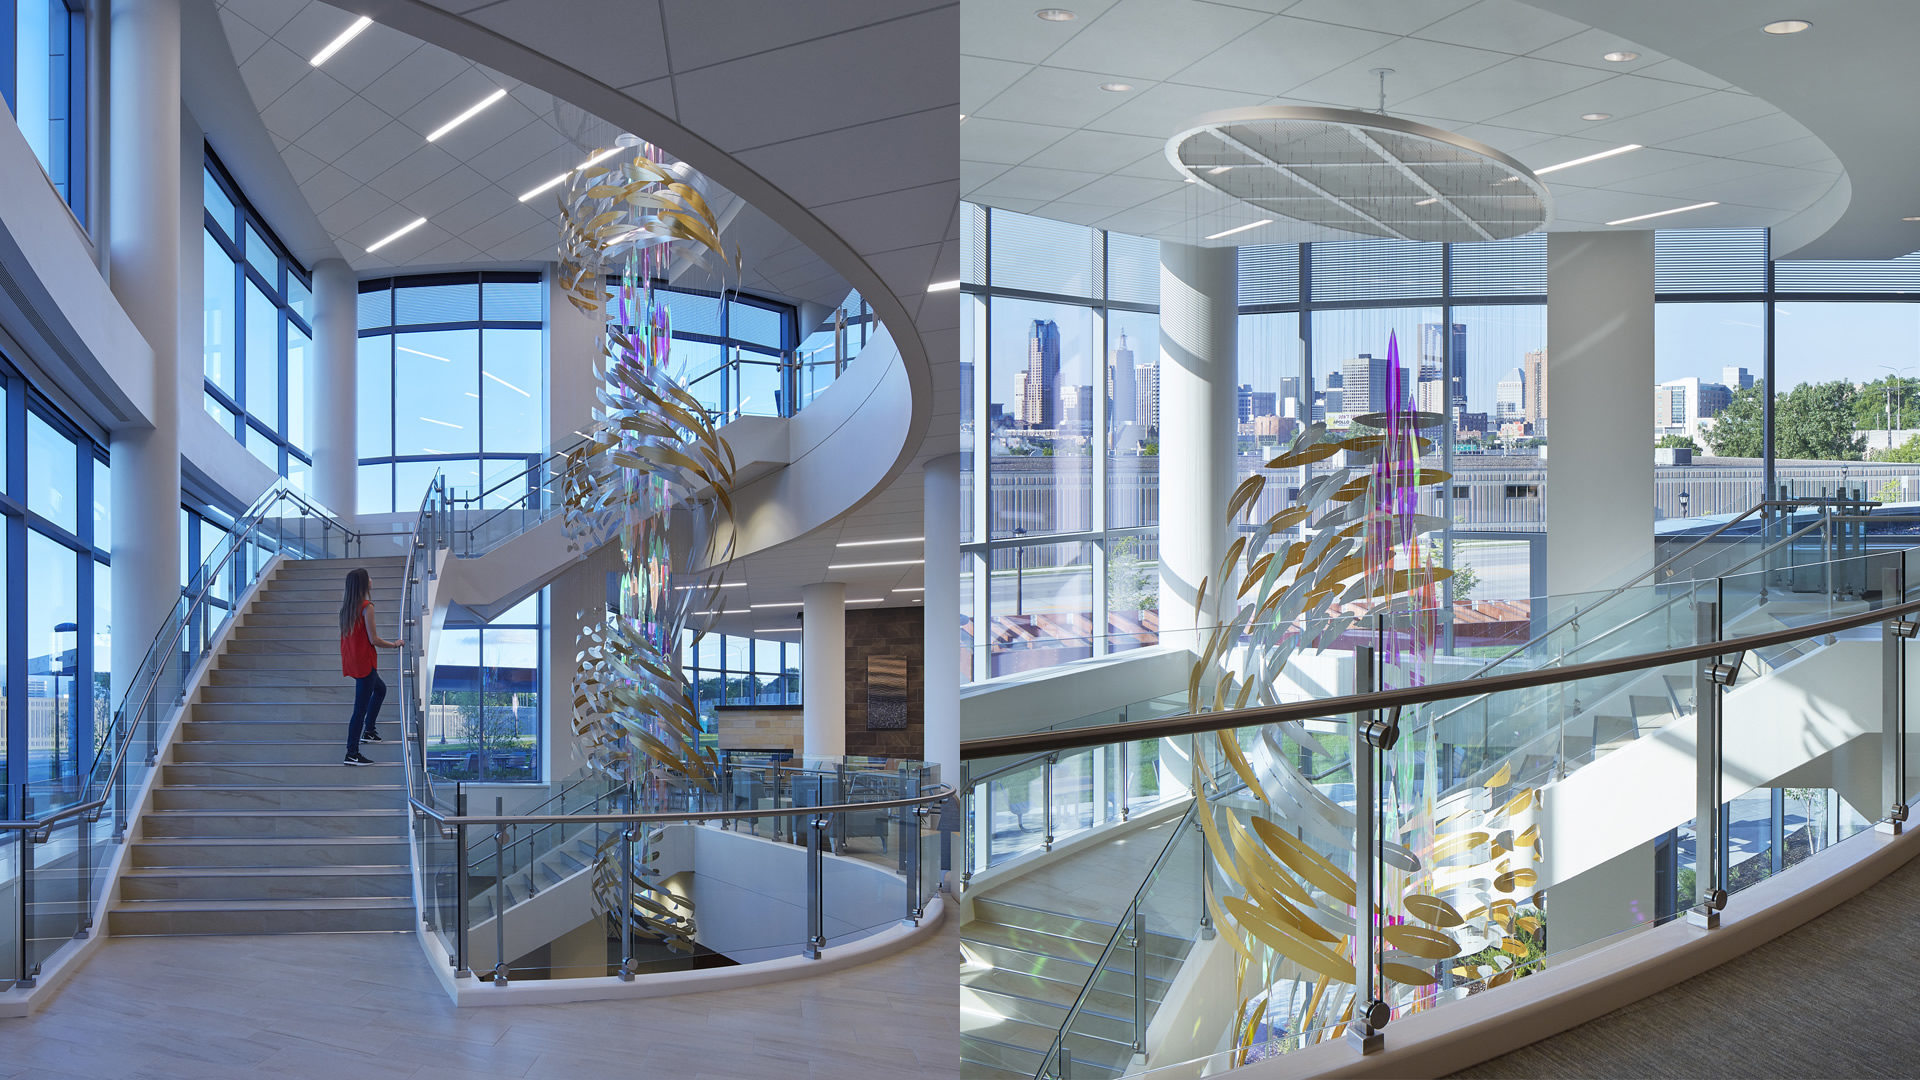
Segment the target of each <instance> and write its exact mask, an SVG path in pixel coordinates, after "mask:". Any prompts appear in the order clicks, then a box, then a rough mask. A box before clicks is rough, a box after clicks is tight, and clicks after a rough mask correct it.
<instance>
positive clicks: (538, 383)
mask: <svg viewBox="0 0 1920 1080" xmlns="http://www.w3.org/2000/svg"><path fill="white" fill-rule="evenodd" d="M545 294H546V287H545V286H544V285H543V284H541V281H540V275H538V274H535V273H519V272H495V271H485V272H480V273H465V274H440V275H432V276H416V277H407V278H382V279H378V280H371V281H363V282H361V283H360V298H359V300H360V303H359V306H360V311H359V324H360V346H359V347H360V357H359V380H360V386H359V433H358V436H357V443H358V446H359V455H360V459H359V460H360V495H359V502H360V505H359V507H358V508H357V510H358V512H359V513H362V514H388V513H394V512H396V511H397V512H410V511H412V510H413V509H415V508H416V507H418V506H419V504H420V498H421V495H422V493H424V492H425V491H426V489H427V484H428V482H430V481H431V480H432V479H433V475H434V473H435V472H445V473H446V474H447V482H448V483H449V484H450V485H452V486H453V487H455V488H465V489H469V490H471V489H475V488H478V487H482V486H488V485H491V484H492V483H493V482H495V481H497V480H500V479H504V478H508V477H511V476H513V475H514V474H516V473H519V472H521V471H524V470H525V469H526V468H527V467H528V466H529V465H531V464H533V462H535V461H537V460H539V458H540V455H542V454H543V453H545V452H546V448H547V430H546V429H547V401H546V389H545V387H546V367H545V359H544V353H545V341H544V335H545V325H546V324H545V310H546V309H545V303H546V296H545ZM520 494H524V492H500V493H496V495H495V497H494V501H495V502H497V503H499V504H501V505H505V504H506V503H508V502H511V501H512V500H513V499H514V498H516V497H517V496H518V495H520Z"/></svg>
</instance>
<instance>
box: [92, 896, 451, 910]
mask: <svg viewBox="0 0 1920 1080" xmlns="http://www.w3.org/2000/svg"><path fill="white" fill-rule="evenodd" d="M403 906H404V907H412V906H413V897H411V896H357V897H339V896H315V897H311V898H301V899H298V900H292V899H288V900H224V899H207V900H122V901H120V903H119V904H117V905H116V906H115V910H119V911H129V910H135V909H137V910H140V911H314V910H334V911H350V910H354V909H358V908H392V907H403Z"/></svg>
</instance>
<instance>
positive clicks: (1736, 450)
mask: <svg viewBox="0 0 1920 1080" xmlns="http://www.w3.org/2000/svg"><path fill="white" fill-rule="evenodd" d="M1766 407H1767V384H1766V383H1764V382H1758V381H1756V382H1755V383H1754V384H1753V385H1752V386H1747V387H1742V388H1740V389H1738V390H1735V391H1734V392H1733V402H1732V404H1729V405H1728V406H1727V407H1726V408H1724V409H1722V410H1720V415H1718V416H1716V417H1714V418H1713V427H1712V428H1710V429H1708V431H1707V433H1706V435H1707V445H1708V446H1710V447H1712V448H1713V453H1714V456H1716V457H1737V458H1757V457H1761V456H1762V455H1764V454H1765V453H1766V447H1765V444H1764V441H1763V440H1764V438H1765V436H1764V433H1763V426H1764V424H1765V422H1766V421H1765V415H1764V414H1765V412H1766Z"/></svg>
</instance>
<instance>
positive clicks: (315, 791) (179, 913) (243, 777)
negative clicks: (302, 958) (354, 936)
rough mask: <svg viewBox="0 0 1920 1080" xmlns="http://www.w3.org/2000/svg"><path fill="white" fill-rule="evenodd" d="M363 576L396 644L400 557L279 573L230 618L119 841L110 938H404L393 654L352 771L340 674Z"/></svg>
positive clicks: (406, 920) (408, 918)
mask: <svg viewBox="0 0 1920 1080" xmlns="http://www.w3.org/2000/svg"><path fill="white" fill-rule="evenodd" d="M356 566H364V567H366V568H367V571H368V572H369V573H370V574H371V575H372V578H373V602H374V605H375V608H376V612H377V615H378V618H379V621H380V626H379V634H380V636H382V637H387V638H393V637H396V636H397V635H398V632H399V631H398V628H397V627H396V626H395V625H394V623H395V621H396V619H397V618H398V613H399V610H400V584H401V582H400V578H401V574H402V573H403V572H404V569H405V562H404V560H403V559H402V558H400V557H398V556H395V557H390V558H364V559H330V560H322V559H312V560H301V561H287V562H283V563H281V564H280V566H279V567H277V568H276V569H275V571H274V574H273V576H272V577H271V578H270V579H268V580H267V581H265V582H263V583H262V585H261V587H260V590H259V592H258V593H256V594H255V596H254V599H253V602H252V603H251V604H250V605H249V606H248V607H247V608H246V610H245V611H244V612H243V613H242V614H241V615H240V616H239V619H238V622H237V624H236V625H235V627H234V628H233V631H232V633H231V634H230V635H229V637H228V639H227V642H226V644H225V647H224V648H223V649H222V651H221V653H220V655H219V656H217V657H216V658H215V659H214V663H213V667H212V669H211V670H210V671H209V672H208V676H207V682H206V684H205V685H204V686H203V688H202V690H201V692H200V695H199V697H198V698H197V699H196V700H195V701H194V703H193V704H192V705H191V706H190V707H189V709H188V713H187V718H186V720H185V722H184V724H183V726H182V728H181V732H180V735H179V736H178V738H177V739H176V740H175V742H174V744H173V747H172V749H171V751H170V754H169V756H168V758H167V759H166V760H165V761H164V762H163V763H162V764H161V767H160V775H159V778H158V779H157V781H156V783H155V787H154V790H153V801H152V804H151V807H150V809H149V810H148V812H147V813H146V814H144V815H142V817H141V818H140V822H139V825H138V827H137V829H138V834H137V835H136V836H134V837H132V838H131V839H130V841H129V843H130V846H131V849H132V850H131V852H130V861H129V864H128V869H127V871H126V873H125V874H124V875H123V876H122V878H121V882H120V896H119V900H118V903H117V904H116V905H115V906H114V907H113V908H112V909H111V910H110V911H109V912H108V929H109V931H110V932H111V933H112V934H115V935H122V936H124V935H154V934H291V933H330V932H350V931H373V930H386V931H403V930H409V929H412V927H413V902H412V893H411V885H410V882H409V869H408V861H407V860H408V856H407V831H406V830H407V824H406V823H407V814H406V789H405V786H404V777H403V775H402V772H401V769H402V765H401V748H400V745H399V743H398V741H397V740H398V739H399V738H400V735H401V721H400V708H399V704H400V702H399V678H398V675H399V672H398V659H397V658H398V652H397V650H391V649H381V650H379V656H380V675H381V678H383V679H384V680H385V681H386V683H387V701H386V705H385V706H384V707H383V708H382V709H381V713H380V720H379V723H378V725H377V730H378V731H379V732H380V733H381V735H383V736H385V737H386V738H387V739H388V740H390V741H388V742H385V743H371V744H364V743H363V744H362V747H361V752H362V753H364V754H366V755H367V756H368V757H370V758H373V759H374V760H375V761H376V762H377V764H374V765H362V766H347V765H343V764H342V763H341V757H342V756H343V755H344V754H345V752H346V726H347V725H346V721H347V717H348V715H349V714H350V713H351V711H352V708H353V681H352V680H350V679H347V678H345V677H344V676H342V675H341V674H340V649H339V637H340V635H339V629H338V627H339V621H338V619H339V611H340V597H341V588H342V583H343V580H344V578H345V576H346V572H347V571H348V570H350V569H352V568H354V567H356Z"/></svg>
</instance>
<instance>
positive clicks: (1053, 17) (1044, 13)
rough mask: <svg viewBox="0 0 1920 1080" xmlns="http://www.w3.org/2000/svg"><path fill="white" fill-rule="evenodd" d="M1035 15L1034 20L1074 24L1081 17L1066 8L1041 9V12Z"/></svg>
mask: <svg viewBox="0 0 1920 1080" xmlns="http://www.w3.org/2000/svg"><path fill="white" fill-rule="evenodd" d="M1033 15H1034V18H1037V19H1044V20H1046V21H1047V22H1072V21H1073V20H1075V19H1077V18H1079V17H1080V16H1078V15H1075V14H1074V13H1073V12H1071V11H1068V10H1067V9H1066V8H1059V7H1048V8H1041V9H1040V10H1039V11H1036V12H1034V13H1033Z"/></svg>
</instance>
